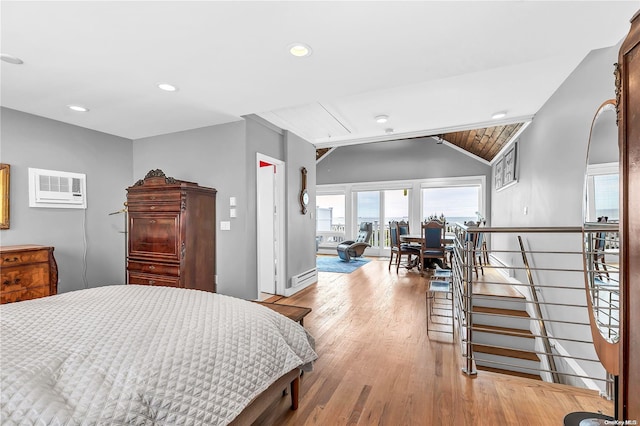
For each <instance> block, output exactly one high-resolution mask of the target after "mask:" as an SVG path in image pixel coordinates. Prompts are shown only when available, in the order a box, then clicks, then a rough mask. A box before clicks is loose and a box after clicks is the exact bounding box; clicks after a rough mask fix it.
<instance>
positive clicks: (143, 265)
mask: <svg viewBox="0 0 640 426" xmlns="http://www.w3.org/2000/svg"><path fill="white" fill-rule="evenodd" d="M127 269H128V270H129V272H141V273H146V274H154V275H170V276H173V277H177V276H179V275H180V266H179V265H165V264H162V263H153V262H139V261H134V260H130V261H129V262H128V263H127Z"/></svg>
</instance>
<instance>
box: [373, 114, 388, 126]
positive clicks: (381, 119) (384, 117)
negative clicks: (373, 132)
mask: <svg viewBox="0 0 640 426" xmlns="http://www.w3.org/2000/svg"><path fill="white" fill-rule="evenodd" d="M387 121H389V116H388V115H378V116H377V117H376V123H380V124H384V123H386V122H387Z"/></svg>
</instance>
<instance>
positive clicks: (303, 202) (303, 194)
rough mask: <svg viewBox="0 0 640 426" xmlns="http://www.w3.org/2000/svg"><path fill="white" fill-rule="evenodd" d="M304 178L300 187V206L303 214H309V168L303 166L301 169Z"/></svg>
mask: <svg viewBox="0 0 640 426" xmlns="http://www.w3.org/2000/svg"><path fill="white" fill-rule="evenodd" d="M300 174H301V178H302V185H301V189H300V208H301V212H302V214H307V206H308V205H309V193H308V192H307V169H306V168H305V167H302V168H301V169H300Z"/></svg>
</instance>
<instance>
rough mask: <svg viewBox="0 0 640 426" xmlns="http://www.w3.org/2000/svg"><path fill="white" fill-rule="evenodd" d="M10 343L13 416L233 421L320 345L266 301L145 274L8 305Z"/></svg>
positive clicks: (15, 419)
mask: <svg viewBox="0 0 640 426" xmlns="http://www.w3.org/2000/svg"><path fill="white" fill-rule="evenodd" d="M0 352H1V358H0V392H1V399H0V422H1V423H2V424H3V425H12V424H20V425H31V424H41V425H210V424H211V425H218V424H227V423H229V422H230V421H231V420H233V418H234V417H236V416H237V415H238V413H240V411H242V409H243V408H244V407H245V406H246V405H247V404H249V402H250V401H251V400H252V399H253V398H254V397H255V396H256V395H258V394H259V393H260V392H262V391H263V390H265V389H266V388H267V387H269V385H270V384H272V383H273V382H274V381H276V380H277V379H278V378H279V377H280V376H282V375H283V374H285V373H286V372H288V371H290V370H292V369H293V368H295V367H298V366H302V365H303V364H306V363H309V362H311V361H313V360H315V359H316V357H317V355H316V354H315V352H314V351H313V349H312V347H311V345H310V344H309V340H308V337H307V334H306V332H305V330H304V329H303V328H302V327H301V326H300V325H299V324H297V323H294V322H293V321H291V320H289V319H287V318H285V317H283V316H281V315H279V314H277V313H275V312H273V311H271V310H270V309H268V308H265V307H263V306H260V305H258V304H255V303H251V302H246V301H244V300H240V299H235V298H232V297H227V296H222V295H219V294H213V293H205V292H200V291H196V290H183V289H176V288H167V287H149V286H135V285H127V286H125V285H119V286H108V287H101V288H95V289H89V290H81V291H75V292H71V293H65V294H61V295H58V296H53V297H48V298H44V299H38V300H33V301H27V302H18V303H13V304H8V305H2V306H1V307H0Z"/></svg>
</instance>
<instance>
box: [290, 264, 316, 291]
mask: <svg viewBox="0 0 640 426" xmlns="http://www.w3.org/2000/svg"><path fill="white" fill-rule="evenodd" d="M316 281H318V270H317V269H316V268H313V269H309V270H308V271H305V272H303V273H301V274H298V275H294V276H293V277H291V287H292V288H293V287H300V286H307V285H310V284H313V283H315V282H316Z"/></svg>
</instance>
